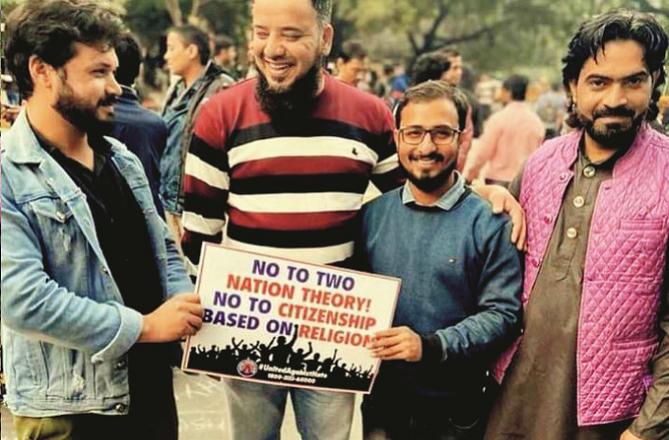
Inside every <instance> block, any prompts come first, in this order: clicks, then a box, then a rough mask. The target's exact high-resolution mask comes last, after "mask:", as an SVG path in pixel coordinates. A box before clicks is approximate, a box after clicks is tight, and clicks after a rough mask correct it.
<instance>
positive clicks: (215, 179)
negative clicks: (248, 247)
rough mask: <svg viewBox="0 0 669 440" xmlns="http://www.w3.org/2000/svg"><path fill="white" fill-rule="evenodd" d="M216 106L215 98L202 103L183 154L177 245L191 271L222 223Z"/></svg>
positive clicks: (223, 159) (223, 160)
mask: <svg viewBox="0 0 669 440" xmlns="http://www.w3.org/2000/svg"><path fill="white" fill-rule="evenodd" d="M216 108H217V107H215V101H208V102H206V103H204V104H203V105H202V109H201V110H200V112H199V114H198V116H197V119H196V121H195V129H194V133H193V137H192V140H191V143H190V146H189V149H188V154H187V155H186V162H185V170H184V213H183V227H184V235H183V237H182V239H181V245H182V248H183V252H184V255H185V256H186V259H187V261H188V266H189V272H191V274H195V273H196V272H197V265H198V264H199V262H200V249H201V247H202V243H204V242H216V243H220V242H221V238H222V235H223V227H224V225H225V213H226V210H227V200H228V189H229V177H228V171H229V166H228V158H227V154H226V151H225V149H224V144H225V142H224V140H223V139H221V138H222V137H223V130H222V118H221V115H220V114H218V112H217V111H216Z"/></svg>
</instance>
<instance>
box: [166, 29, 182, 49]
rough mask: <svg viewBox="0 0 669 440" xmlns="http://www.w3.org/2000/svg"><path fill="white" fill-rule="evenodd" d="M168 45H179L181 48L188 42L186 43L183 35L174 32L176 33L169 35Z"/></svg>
mask: <svg viewBox="0 0 669 440" xmlns="http://www.w3.org/2000/svg"><path fill="white" fill-rule="evenodd" d="M167 43H168V44H179V45H181V46H185V45H186V42H185V41H184V39H183V37H182V36H181V34H179V33H178V32H174V31H172V32H169V33H168V34H167Z"/></svg>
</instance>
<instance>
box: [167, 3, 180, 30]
mask: <svg viewBox="0 0 669 440" xmlns="http://www.w3.org/2000/svg"><path fill="white" fill-rule="evenodd" d="M165 8H166V9H167V13H168V14H169V15H170V18H171V19H172V24H174V25H175V26H181V25H182V24H183V13H182V12H181V6H179V0H165Z"/></svg>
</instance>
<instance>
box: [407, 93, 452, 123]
mask: <svg viewBox="0 0 669 440" xmlns="http://www.w3.org/2000/svg"><path fill="white" fill-rule="evenodd" d="M458 122H459V120H458V111H457V109H456V108H455V104H454V103H453V101H451V100H450V99H449V98H446V97H443V98H436V99H431V100H427V101H417V102H409V103H408V104H407V105H406V106H405V107H404V108H403V109H402V120H401V125H402V127H407V126H410V125H419V126H423V127H434V126H437V125H450V126H451V127H457V126H458Z"/></svg>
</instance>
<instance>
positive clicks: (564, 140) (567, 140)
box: [527, 130, 581, 165]
mask: <svg viewBox="0 0 669 440" xmlns="http://www.w3.org/2000/svg"><path fill="white" fill-rule="evenodd" d="M580 138H581V132H580V131H578V130H576V131H573V132H571V133H567V134H565V135H562V136H558V137H555V138H552V139H549V140H547V141H544V142H543V143H542V144H541V146H540V147H539V148H538V149H537V150H536V151H535V152H534V153H532V154H531V155H530V157H529V158H528V160H527V164H528V165H530V164H537V163H545V162H546V161H547V160H549V159H550V158H551V157H552V156H554V155H556V154H558V153H561V152H562V151H563V150H564V148H565V147H567V146H569V145H576V144H578V141H579V139H580Z"/></svg>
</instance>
